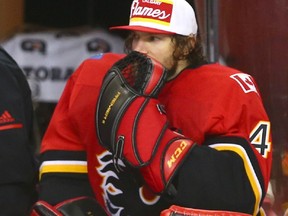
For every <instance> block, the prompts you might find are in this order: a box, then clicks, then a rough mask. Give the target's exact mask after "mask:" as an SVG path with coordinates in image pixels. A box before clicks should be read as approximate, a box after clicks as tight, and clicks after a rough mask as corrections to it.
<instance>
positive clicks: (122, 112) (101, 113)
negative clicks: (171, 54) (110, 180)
mask: <svg viewBox="0 0 288 216" xmlns="http://www.w3.org/2000/svg"><path fill="white" fill-rule="evenodd" d="M166 76H167V71H166V69H165V68H164V67H163V66H162V65H161V64H160V63H158V62H157V61H155V60H154V59H151V58H149V57H147V56H146V55H144V54H141V53H138V52H135V51H134V52H131V53H130V54H129V55H127V56H126V57H124V58H123V59H121V60H120V61H118V62H116V63H115V64H114V65H113V67H112V68H111V69H110V70H109V71H108V72H107V74H106V76H105V78H104V80H103V83H102V87H101V92H100V95H99V98H98V102H97V110H96V128H97V134H98V138H99V141H100V144H101V145H102V146H103V147H105V148H106V149H108V150H109V151H111V152H112V154H113V156H114V158H115V164H116V167H117V161H118V159H123V160H124V161H126V162H127V163H129V164H130V165H131V166H133V167H136V168H140V172H141V174H142V176H143V178H144V180H145V182H146V183H147V184H148V185H149V186H150V188H151V189H152V190H153V191H154V192H155V193H162V192H164V191H166V192H169V191H171V190H170V188H172V189H173V187H169V190H167V187H168V186H172V185H171V184H169V183H170V182H171V180H172V179H173V176H174V174H175V173H176V172H177V169H178V168H179V167H180V165H181V163H182V162H183V161H184V159H185V157H186V156H187V155H188V153H189V151H190V150H191V149H192V147H193V145H194V142H193V141H192V140H191V139H188V138H186V137H184V136H183V135H181V134H180V133H177V132H176V131H174V130H172V129H171V128H170V125H169V122H168V121H167V118H166V115H165V111H164V109H163V107H162V106H161V104H159V101H158V100H157V96H158V93H159V91H160V90H161V88H162V86H163V85H164V83H165V81H166ZM119 168H120V167H119Z"/></svg>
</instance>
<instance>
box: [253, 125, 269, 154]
mask: <svg viewBox="0 0 288 216" xmlns="http://www.w3.org/2000/svg"><path fill="white" fill-rule="evenodd" d="M269 140H270V122H268V121H260V122H259V123H258V124H257V125H256V127H255V128H254V129H253V130H252V132H251V134H250V142H251V144H252V145H254V147H255V148H256V150H257V151H258V152H259V153H260V154H261V155H262V156H263V157H264V158H267V156H268V153H269V152H270V151H271V142H270V141H269Z"/></svg>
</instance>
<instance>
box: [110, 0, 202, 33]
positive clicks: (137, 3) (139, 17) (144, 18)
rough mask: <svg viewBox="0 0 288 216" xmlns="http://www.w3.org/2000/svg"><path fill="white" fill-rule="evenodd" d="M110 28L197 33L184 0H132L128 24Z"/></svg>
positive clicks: (194, 21) (193, 13)
mask: <svg viewBox="0 0 288 216" xmlns="http://www.w3.org/2000/svg"><path fill="white" fill-rule="evenodd" d="M110 29H112V30H113V29H123V30H132V31H143V32H150V33H160V34H179V35H184V36H189V35H195V34H197V29H198V26H197V22H196V17H195V12H194V10H193V8H192V6H191V5H190V4H189V3H188V2H186V1H185V0H133V2H132V5H131V11H130V21H129V25H126V26H115V27H111V28H110Z"/></svg>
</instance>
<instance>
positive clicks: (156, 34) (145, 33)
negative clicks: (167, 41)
mask: <svg viewBox="0 0 288 216" xmlns="http://www.w3.org/2000/svg"><path fill="white" fill-rule="evenodd" d="M132 34H133V35H137V36H141V37H150V36H154V37H155V36H157V37H163V38H164V37H171V35H170V34H159V33H152V32H143V31H133V33H132Z"/></svg>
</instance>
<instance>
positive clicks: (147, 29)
mask: <svg viewBox="0 0 288 216" xmlns="http://www.w3.org/2000/svg"><path fill="white" fill-rule="evenodd" d="M109 29H110V30H129V31H140V32H148V33H155V34H176V33H174V32H169V31H164V30H159V29H155V28H150V27H144V26H129V25H127V26H114V27H110V28H109Z"/></svg>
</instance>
